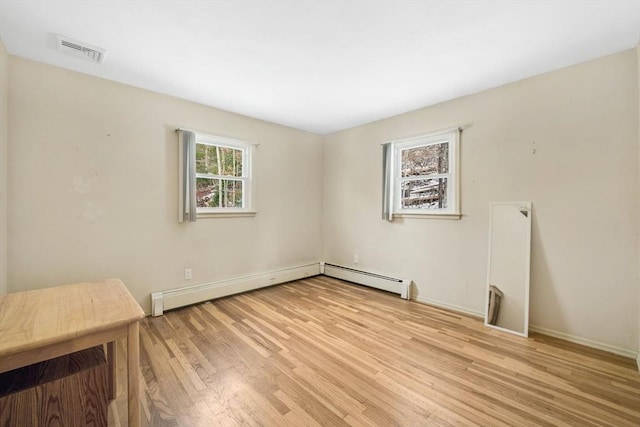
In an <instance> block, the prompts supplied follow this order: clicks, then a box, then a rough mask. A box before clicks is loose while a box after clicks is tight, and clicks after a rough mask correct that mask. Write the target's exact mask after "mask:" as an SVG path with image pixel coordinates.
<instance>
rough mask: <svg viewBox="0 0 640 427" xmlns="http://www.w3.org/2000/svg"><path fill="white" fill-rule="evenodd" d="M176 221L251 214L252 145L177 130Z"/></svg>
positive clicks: (252, 212)
mask: <svg viewBox="0 0 640 427" xmlns="http://www.w3.org/2000/svg"><path fill="white" fill-rule="evenodd" d="M180 143H181V149H180V153H181V161H180V177H181V179H180V190H181V192H180V193H181V194H180V200H181V207H180V218H179V220H180V221H184V220H187V221H194V220H195V216H194V215H191V212H193V211H195V213H196V216H197V217H203V216H240V215H246V214H254V213H255V212H254V211H253V203H252V193H253V191H252V187H253V182H252V176H251V170H252V169H251V160H252V151H253V147H254V145H253V144H250V143H246V142H243V141H237V140H232V139H227V138H222V137H218V136H211V135H205V134H199V133H194V132H190V131H185V130H180Z"/></svg>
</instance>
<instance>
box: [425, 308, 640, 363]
mask: <svg viewBox="0 0 640 427" xmlns="http://www.w3.org/2000/svg"><path fill="white" fill-rule="evenodd" d="M414 300H415V301H417V302H420V303H422V304H427V305H432V306H434V307H438V308H444V309H447V310H451V311H454V312H457V313H462V314H467V315H470V316H474V317H479V318H481V319H483V318H484V313H480V312H478V311H475V310H470V309H468V308H466V307H460V306H457V305H453V304H448V303H443V302H441V301H436V300H432V299H429V298H422V297H416V298H414ZM529 331H531V332H537V333H540V334H543V335H548V336H550V337H554V338H559V339H561V340H565V341H569V342H572V343H576V344H582V345H585V346H587V347H591V348H595V349H598V350H603V351H607V352H609V353H613V354H617V355H619V356H623V357H628V358H630V359H635V360H636V363H637V365H638V371H639V372H640V353H639V352H635V351H631V350H627V349H624V348H620V347H616V346H613V345H610V344H604V343H601V342H598V341H593V340H590V339H587V338H582V337H578V336H575V335H571V334H566V333H564V332H558V331H554V330H552V329H547V328H541V327H539V326H531V325H530V326H529Z"/></svg>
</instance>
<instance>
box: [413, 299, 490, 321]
mask: <svg viewBox="0 0 640 427" xmlns="http://www.w3.org/2000/svg"><path fill="white" fill-rule="evenodd" d="M413 300H414V301H417V302H420V303H422V304H427V305H432V306H434V307H438V308H444V309H447V310H451V311H455V312H457V313H462V314H466V315H469V316H473V317H480V318H484V313H480V312H479V311H475V310H470V309H468V308H466V307H460V306H459V305H453V304H448V303H445V302H442V301H436V300H432V299H429V298H422V297H416V298H413Z"/></svg>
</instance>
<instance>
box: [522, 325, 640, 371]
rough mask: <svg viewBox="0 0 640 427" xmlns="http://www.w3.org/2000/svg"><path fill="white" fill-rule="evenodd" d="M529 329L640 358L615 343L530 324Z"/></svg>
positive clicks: (625, 355) (633, 352) (620, 354)
mask: <svg viewBox="0 0 640 427" xmlns="http://www.w3.org/2000/svg"><path fill="white" fill-rule="evenodd" d="M529 331H531V332H537V333H539V334H542V335H548V336H550V337H554V338H559V339H561V340H565V341H569V342H572V343H575V344H582V345H585V346H587V347H591V348H595V349H598V350H603V351H607V352H609V353H613V354H617V355H619V356H624V357H628V358H630V359H636V361H638V360H639V359H640V355H638V352H635V351H631V350H627V349H625V348H620V347H616V346H614V345H610V344H605V343H601V342H599V341H594V340H590V339H588V338H583V337H578V336H576V335H572V334H567V333H564V332H558V331H554V330H553V329H547V328H542V327H540V326H535V325H529ZM638 363H639V366H640V362H638Z"/></svg>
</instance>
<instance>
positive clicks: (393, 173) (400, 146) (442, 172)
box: [386, 130, 460, 218]
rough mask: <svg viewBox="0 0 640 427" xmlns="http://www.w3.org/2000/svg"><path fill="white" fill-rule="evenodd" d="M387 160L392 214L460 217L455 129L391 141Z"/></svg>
mask: <svg viewBox="0 0 640 427" xmlns="http://www.w3.org/2000/svg"><path fill="white" fill-rule="evenodd" d="M390 151H391V152H390V154H391V159H390V160H389V165H388V170H387V172H386V173H388V174H389V178H390V179H389V187H390V188H389V194H388V195H387V197H389V204H390V205H391V207H392V210H391V214H392V215H391V218H392V217H393V215H434V216H435V215H441V216H450V217H459V216H460V207H459V205H460V204H459V168H458V151H459V131H458V130H455V131H453V132H448V133H442V134H430V135H422V136H418V137H414V138H407V139H402V140H397V141H394V142H393V143H392V144H391V150H390Z"/></svg>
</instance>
